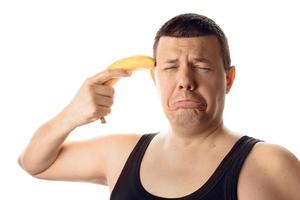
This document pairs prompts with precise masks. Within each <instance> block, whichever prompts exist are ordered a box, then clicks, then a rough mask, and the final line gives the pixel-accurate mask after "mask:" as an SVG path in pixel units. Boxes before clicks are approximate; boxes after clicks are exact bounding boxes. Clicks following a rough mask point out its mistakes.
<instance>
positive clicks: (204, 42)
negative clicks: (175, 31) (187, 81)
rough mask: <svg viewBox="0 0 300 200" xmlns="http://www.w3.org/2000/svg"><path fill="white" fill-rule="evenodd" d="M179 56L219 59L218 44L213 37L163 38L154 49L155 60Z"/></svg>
mask: <svg viewBox="0 0 300 200" xmlns="http://www.w3.org/2000/svg"><path fill="white" fill-rule="evenodd" d="M181 54H188V55H190V56H195V57H199V56H200V57H210V58H215V57H220V56H221V50H220V44H219V41H218V39H217V37H216V36H214V35H208V36H199V37H186V38H185V37H183V38H182V37H180V38H176V37H169V36H163V37H161V38H160V39H159V42H158V46H157V49H156V58H157V59H162V58H167V57H174V56H180V55H181Z"/></svg>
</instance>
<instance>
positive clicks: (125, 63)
mask: <svg viewBox="0 0 300 200" xmlns="http://www.w3.org/2000/svg"><path fill="white" fill-rule="evenodd" d="M154 64H155V62H154V59H153V58H152V57H150V56H144V55H137V56H130V57H127V58H123V59H121V60H118V61H116V62H114V63H112V64H111V65H110V66H108V68H107V69H125V70H131V71H134V70H137V69H143V68H145V69H151V68H153V67H154Z"/></svg>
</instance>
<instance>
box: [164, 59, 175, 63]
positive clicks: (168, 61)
mask: <svg viewBox="0 0 300 200" xmlns="http://www.w3.org/2000/svg"><path fill="white" fill-rule="evenodd" d="M164 63H170V64H173V63H178V59H177V58H174V59H167V60H166V61H165V62H164Z"/></svg>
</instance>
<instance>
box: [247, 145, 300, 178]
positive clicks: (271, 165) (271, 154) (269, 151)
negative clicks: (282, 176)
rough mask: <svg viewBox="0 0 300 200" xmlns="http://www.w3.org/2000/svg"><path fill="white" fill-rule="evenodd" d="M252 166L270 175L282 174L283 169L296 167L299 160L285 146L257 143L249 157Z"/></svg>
mask: <svg viewBox="0 0 300 200" xmlns="http://www.w3.org/2000/svg"><path fill="white" fill-rule="evenodd" d="M249 159H250V160H251V161H252V164H254V165H256V167H258V168H260V169H265V170H268V171H270V173H280V172H281V170H282V169H285V168H290V167H295V165H298V167H299V160H298V159H297V157H296V156H295V155H294V154H293V153H292V152H290V151H289V150H288V149H286V148H285V147H283V146H280V145H277V144H270V143H266V142H259V143H257V144H256V145H255V146H254V147H253V150H252V152H251V154H250V155H249Z"/></svg>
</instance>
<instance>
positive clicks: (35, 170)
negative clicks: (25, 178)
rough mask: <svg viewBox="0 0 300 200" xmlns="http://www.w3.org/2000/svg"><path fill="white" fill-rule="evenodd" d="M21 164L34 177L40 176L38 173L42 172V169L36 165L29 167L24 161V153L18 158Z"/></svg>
mask: <svg viewBox="0 0 300 200" xmlns="http://www.w3.org/2000/svg"><path fill="white" fill-rule="evenodd" d="M17 162H18V164H19V166H20V167H21V168H22V169H23V170H24V171H26V172H27V173H28V174H29V175H30V176H32V177H34V178H39V177H38V175H39V174H40V173H41V170H37V169H36V168H34V167H28V166H27V165H26V164H25V163H24V161H23V157H22V155H20V156H19V157H18V160H17Z"/></svg>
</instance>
